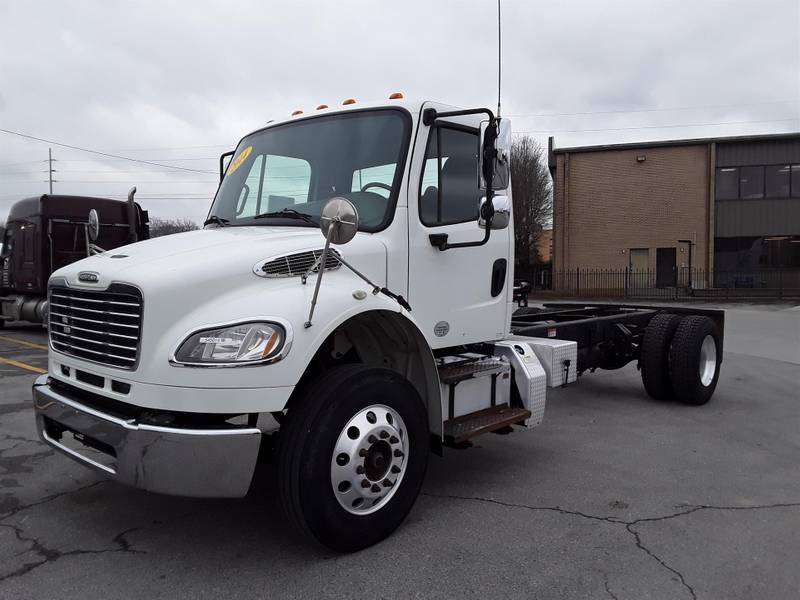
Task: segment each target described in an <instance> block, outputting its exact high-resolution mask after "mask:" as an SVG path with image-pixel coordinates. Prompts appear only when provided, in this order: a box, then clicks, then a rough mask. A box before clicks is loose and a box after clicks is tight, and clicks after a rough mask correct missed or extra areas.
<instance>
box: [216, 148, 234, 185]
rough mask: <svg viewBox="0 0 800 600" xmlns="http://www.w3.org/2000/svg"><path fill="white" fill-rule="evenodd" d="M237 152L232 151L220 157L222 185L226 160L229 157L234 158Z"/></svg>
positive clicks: (220, 179) (220, 180)
mask: <svg viewBox="0 0 800 600" xmlns="http://www.w3.org/2000/svg"><path fill="white" fill-rule="evenodd" d="M235 152H236V150H231V151H230V152H224V153H222V154H220V155H219V182H220V184H221V183H222V180H223V179H224V178H225V159H226V158H227V157H229V156H233V154H234V153H235Z"/></svg>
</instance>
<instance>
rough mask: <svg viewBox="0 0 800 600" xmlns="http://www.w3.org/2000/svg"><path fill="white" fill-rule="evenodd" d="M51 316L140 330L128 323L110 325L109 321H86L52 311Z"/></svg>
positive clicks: (82, 318)
mask: <svg viewBox="0 0 800 600" xmlns="http://www.w3.org/2000/svg"><path fill="white" fill-rule="evenodd" d="M50 314H51V315H55V316H57V317H66V318H67V319H77V320H78V321H88V322H89V323H100V324H101V325H109V326H111V327H127V328H128V329H139V326H138V325H128V324H127V323H109V322H108V321H98V320H96V319H86V318H84V317H75V316H71V315H64V314H61V313H57V312H53V311H50ZM56 325H61V323H56Z"/></svg>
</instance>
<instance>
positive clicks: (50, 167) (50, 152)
mask: <svg viewBox="0 0 800 600" xmlns="http://www.w3.org/2000/svg"><path fill="white" fill-rule="evenodd" d="M47 173H48V175H49V179H50V195H51V196H52V195H53V149H52V148H48V149H47Z"/></svg>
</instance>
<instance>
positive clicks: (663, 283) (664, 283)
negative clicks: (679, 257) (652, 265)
mask: <svg viewBox="0 0 800 600" xmlns="http://www.w3.org/2000/svg"><path fill="white" fill-rule="evenodd" d="M675 262H676V257H675V248H658V249H657V250H656V287H674V286H675V284H676V283H677V281H676V274H677V269H676V268H675V267H676V264H675Z"/></svg>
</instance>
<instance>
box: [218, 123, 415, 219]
mask: <svg viewBox="0 0 800 600" xmlns="http://www.w3.org/2000/svg"><path fill="white" fill-rule="evenodd" d="M409 137H410V118H409V117H408V115H407V113H405V112H403V111H400V110H394V109H384V110H369V111H357V112H352V113H345V114H338V115H330V116H320V117H314V118H311V119H306V120H303V121H298V122H296V123H288V124H285V125H278V126H276V127H269V128H267V129H263V130H261V131H258V132H256V133H253V134H252V135H249V136H247V137H246V138H244V139H243V140H242V141H241V142H240V143H239V146H238V147H237V149H236V152H235V153H234V155H233V158H232V159H231V162H230V164H229V165H228V169H227V172H226V173H225V178H224V179H223V181H222V185H221V186H220V188H219V191H218V192H217V196H216V198H215V199H214V204H213V205H212V207H211V211H210V212H209V216H211V215H213V216H216V217H219V219H225V220H227V223H226V225H228V226H230V225H265V224H269V225H276V224H277V225H282V226H283V225H285V226H292V227H314V226H315V225H316V224H318V223H319V215H320V212H321V211H322V207H323V206H324V205H325V202H326V201H327V200H329V199H330V198H333V197H335V196H341V197H344V198H347V199H348V200H350V201H351V202H352V203H353V204H354V205H355V206H356V209H357V210H358V215H359V229H360V230H362V231H378V230H380V229H382V228H383V227H385V226H386V224H388V222H389V221H390V220H391V217H392V212H393V211H394V206H395V203H396V201H397V194H398V190H399V187H400V182H401V179H402V173H403V167H404V163H405V157H406V151H407V148H408V142H409ZM285 209H291V210H287V211H286V212H287V213H291V212H294V211H296V212H297V213H302V214H305V215H310V216H311V219H303V218H297V217H298V215H297V214H289V215H288V216H281V215H275V216H267V217H264V214H265V213H270V214H271V215H274V213H279V212H280V211H283V210H285ZM256 217H259V218H256Z"/></svg>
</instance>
